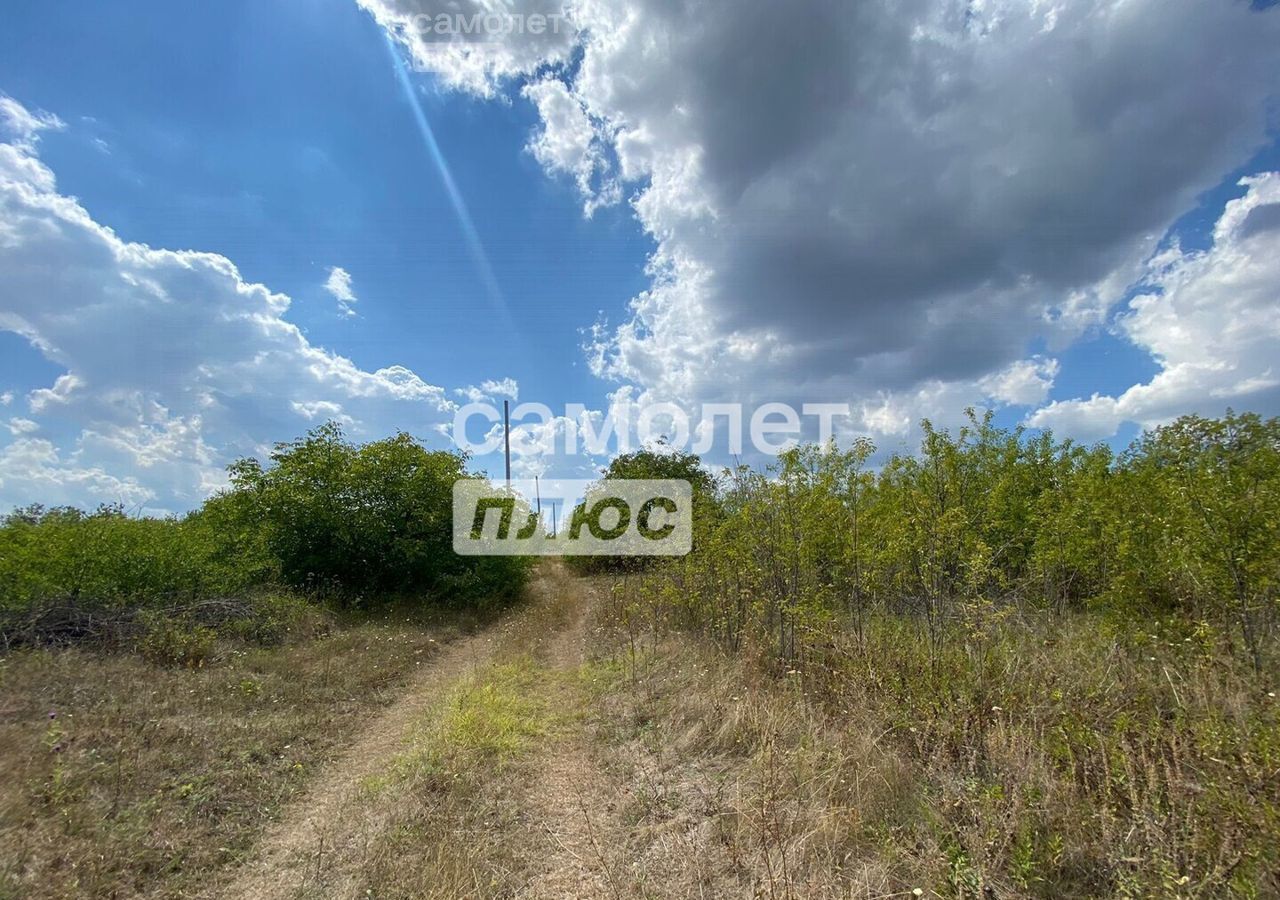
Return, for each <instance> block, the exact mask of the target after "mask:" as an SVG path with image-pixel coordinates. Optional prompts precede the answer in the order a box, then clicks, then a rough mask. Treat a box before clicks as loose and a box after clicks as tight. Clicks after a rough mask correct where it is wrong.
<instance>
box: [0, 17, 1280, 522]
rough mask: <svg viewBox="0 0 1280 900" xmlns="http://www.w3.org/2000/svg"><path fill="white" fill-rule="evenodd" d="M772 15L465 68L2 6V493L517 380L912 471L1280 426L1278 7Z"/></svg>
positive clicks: (190, 473) (521, 41)
mask: <svg viewBox="0 0 1280 900" xmlns="http://www.w3.org/2000/svg"><path fill="white" fill-rule="evenodd" d="M754 5H755V4H754V0H752V3H748V4H746V5H743V4H738V5H734V4H723V3H707V4H704V5H699V6H695V7H688V8H676V7H673V6H672V5H669V4H662V3H657V2H656V0H655V2H653V3H648V2H644V0H610V2H605V3H595V4H588V3H585V2H566V3H565V4H564V7H563V8H565V9H568V10H569V12H570V13H572V14H573V21H574V23H575V24H574V28H573V30H572V31H570V32H569V33H567V34H557V35H555V36H554V37H553V36H540V37H538V38H534V37H530V36H527V35H517V36H510V35H508V36H506V37H504V38H501V39H495V40H493V41H491V42H486V43H480V44H464V45H456V44H453V45H450V44H442V43H440V42H437V41H433V40H431V39H430V38H429V37H424V36H423V34H422V33H420V32H419V31H415V27H411V26H412V25H413V22H414V20H413V19H412V16H414V15H416V14H419V13H422V12H435V11H436V5H435V4H433V3H430V2H427V0H359V2H357V0H305V2H297V3H288V4H281V3H261V2H247V0H246V2H237V0H230V2H225V3H219V4H215V5H212V6H208V7H201V8H199V9H197V8H195V7H190V6H183V5H181V4H178V5H175V4H161V3H156V2H146V0H127V2H122V3H114V4H109V5H108V4H90V5H86V4H82V3H71V2H61V0H53V2H46V3H41V4H18V5H15V6H14V7H13V8H12V9H10V10H7V11H6V27H5V29H4V30H3V31H0V96H4V97H7V98H9V101H8V102H9V103H10V106H8V107H6V109H7V110H8V113H7V115H8V120H9V121H8V135H7V137H5V138H3V139H6V140H8V141H10V143H9V144H8V145H6V146H8V147H10V148H11V151H12V153H11V156H10V157H7V159H8V162H9V164H10V166H11V169H10V170H7V173H6V170H4V169H2V168H0V176H4V177H7V178H8V181H7V182H5V184H6V186H7V188H8V189H9V190H11V191H13V192H14V193H13V194H12V198H11V199H10V201H9V202H8V203H7V205H4V206H0V237H3V236H4V235H5V234H6V233H7V234H9V235H10V240H9V242H8V244H7V245H4V247H3V249H0V402H2V403H3V407H2V408H0V421H7V422H8V429H7V433H6V429H4V428H0V506H6V507H7V506H12V505H15V504H19V503H26V502H34V501H36V500H43V501H45V502H53V503H62V502H66V503H75V504H78V505H93V504H95V503H97V502H101V501H104V500H114V499H120V500H125V501H128V502H129V503H130V504H133V505H137V506H138V507H139V508H145V509H150V510H154V511H174V510H181V509H184V508H189V507H191V506H193V505H195V504H197V503H198V502H199V500H200V499H201V498H202V497H203V496H205V495H207V493H208V492H209V491H210V490H215V489H216V488H217V486H218V484H219V483H220V482H219V477H220V476H219V475H218V473H219V472H221V469H222V467H223V466H224V465H225V464H226V462H228V461H229V460H230V459H233V458H234V457H235V456H237V455H240V454H242V453H258V452H261V451H262V450H263V449H264V448H266V447H267V446H269V445H270V443H271V442H273V441H276V440H285V439H289V438H291V437H294V436H297V435H298V434H300V433H301V432H302V431H304V430H305V429H306V428H307V427H310V426H312V425H314V424H317V423H318V422H319V421H322V420H323V419H324V418H325V417H327V416H330V415H332V416H334V417H337V418H340V419H342V420H343V421H345V422H347V423H348V427H349V430H350V431H351V432H352V434H353V435H354V436H356V437H359V438H369V437H377V436H381V435H383V434H386V433H388V432H390V431H393V430H397V429H403V430H407V431H410V432H411V433H414V434H417V435H419V436H421V437H423V438H424V439H426V440H427V441H428V442H430V443H432V444H433V445H434V446H448V445H449V437H448V424H449V422H450V421H451V419H452V410H453V407H454V406H456V405H458V404H461V403H464V402H466V400H465V394H467V393H468V392H470V393H476V394H477V396H478V395H480V394H483V395H486V396H488V397H490V398H492V399H495V400H500V399H501V397H502V396H503V391H504V390H510V391H513V392H514V391H515V390H517V389H516V388H513V387H510V386H508V387H507V388H500V387H498V386H497V384H496V383H498V382H503V381H504V380H506V379H511V380H513V381H514V383H515V384H517V385H518V395H519V399H521V400H536V401H541V402H544V403H546V404H548V405H549V406H550V407H551V408H552V409H553V410H554V411H556V412H561V411H563V409H564V406H565V404H566V403H570V402H576V403H584V404H586V405H587V406H588V407H590V408H592V409H595V410H600V411H601V412H606V411H608V410H610V409H617V408H620V407H623V406H628V407H630V406H635V405H639V404H642V403H643V402H661V401H674V402H676V403H679V404H681V405H682V406H684V407H686V408H689V409H690V410H696V409H697V408H698V407H699V405H700V404H703V403H723V402H739V403H743V404H746V405H747V409H748V415H749V414H750V409H751V408H752V407H753V406H754V405H758V404H760V403H762V402H766V401H772V400H779V401H784V402H788V403H793V404H795V405H797V406H798V405H800V404H801V403H804V402H845V403H849V404H850V407H851V416H850V417H849V419H848V420H847V421H844V422H843V423H842V424H841V427H840V433H841V434H842V435H843V436H844V437H846V438H847V437H851V436H852V435H854V434H867V435H870V436H872V437H873V438H874V439H875V440H877V442H878V443H879V444H880V445H881V446H883V447H886V448H891V449H898V448H904V447H910V446H911V445H912V443H913V442H914V440H915V437H916V434H917V432H916V423H917V422H918V421H919V419H920V418H922V417H924V416H929V417H931V418H933V419H934V420H935V421H939V422H941V423H942V424H944V425H945V424H954V423H957V422H959V421H960V417H961V413H962V410H963V408H964V407H965V406H967V405H979V406H988V407H991V408H994V409H996V411H997V417H998V420H999V421H1000V422H1001V423H1003V424H1009V425H1012V424H1017V423H1020V422H1021V423H1026V424H1028V425H1030V426H1032V427H1052V428H1054V429H1055V430H1057V431H1059V432H1061V433H1064V434H1069V435H1072V436H1075V437H1077V438H1079V439H1081V440H1088V441H1091V440H1109V441H1112V442H1114V443H1122V442H1124V441H1126V440H1128V439H1129V438H1131V437H1132V436H1133V435H1134V434H1135V433H1137V431H1139V430H1140V429H1141V428H1142V427H1151V426H1152V425H1156V424H1159V423H1160V422H1162V421H1167V420H1168V419H1169V418H1171V417H1172V416H1174V415H1177V414H1179V413H1182V412H1207V413H1213V412H1218V411H1221V409H1223V408H1225V407H1226V406H1227V405H1233V406H1235V407H1236V408H1240V409H1257V410H1259V411H1262V412H1266V413H1275V412H1280V409H1277V391H1278V387H1277V386H1278V385H1280V368H1277V369H1276V370H1275V371H1273V369H1272V365H1271V360H1272V359H1274V358H1276V354H1275V351H1276V350H1280V335H1277V334H1276V333H1275V328H1274V322H1273V321H1272V320H1280V316H1277V315H1276V313H1278V312H1280V269H1277V268H1276V265H1275V264H1274V263H1273V262H1272V260H1274V259H1276V258H1277V257H1280V253H1278V252H1276V251H1278V250H1280V242H1278V241H1277V233H1278V232H1280V229H1276V228H1274V227H1272V226H1271V225H1270V223H1271V220H1272V218H1273V217H1272V216H1271V215H1270V212H1269V210H1270V209H1272V208H1274V207H1276V204H1278V203H1280V177H1277V178H1276V179H1272V178H1270V177H1269V176H1268V173H1271V172H1274V171H1276V170H1278V169H1280V148H1278V145H1277V142H1276V134H1277V130H1276V126H1277V120H1278V114H1277V110H1278V109H1280V78H1278V77H1277V72H1280V50H1278V49H1277V48H1280V40H1277V38H1280V24H1278V20H1280V10H1278V9H1275V8H1273V7H1266V6H1259V5H1257V4H1254V5H1250V4H1247V3H1242V2H1238V3H1225V4H1222V5H1221V6H1220V7H1218V8H1213V9H1210V8H1206V7H1205V6H1204V5H1203V4H1196V3H1193V2H1192V0H1185V2H1184V0H1176V2H1174V3H1173V4H1171V5H1170V4H1157V3H1154V2H1149V0H1141V2H1137V0H1135V2H1134V3H1130V4H1127V5H1125V4H1120V3H1118V0H1077V2H1071V3H1064V4H1058V5H1056V6H1053V7H1052V8H1050V7H1049V5H1044V8H1041V7H1040V6H1038V5H1037V6H1036V8H1035V10H1031V11H1028V10H1029V7H1027V5H1026V4H1018V3H1014V2H1013V0H993V2H987V3H984V4H978V5H974V4H970V5H969V7H968V12H967V13H966V16H965V17H964V18H963V19H957V18H956V17H955V16H954V15H952V12H953V9H954V8H955V6H956V4H954V3H952V2H949V0H917V2H913V3H911V4H907V5H905V6H903V7H902V9H901V10H899V11H898V13H897V15H896V16H894V17H891V18H889V19H886V20H885V21H883V22H880V23H878V25H877V27H875V28H868V27H867V25H868V23H867V22H857V21H852V19H853V17H851V16H850V15H848V8H847V7H844V6H842V5H841V4H836V3H829V2H824V0H812V2H810V0H805V2H803V3H799V4H797V5H796V6H795V7H794V8H793V10H791V13H792V14H793V19H789V20H787V21H785V22H780V23H779V24H778V26H777V29H776V33H775V34H774V35H773V39H771V40H769V41H764V42H759V41H758V34H757V32H756V31H753V30H752V25H751V22H752V21H753V20H752V19H751V9H749V8H748V7H754ZM473 6H474V7H476V8H483V4H475V3H470V2H468V3H464V4H462V6H461V7H460V8H463V9H470V8H472V7H473ZM1145 6H1150V7H1151V9H1150V10H1147V11H1146V12H1147V13H1149V15H1147V16H1146V17H1145V18H1144V16H1143V15H1141V13H1142V12H1143V10H1139V9H1136V7H1145ZM512 8H513V9H517V10H521V11H524V12H538V11H547V10H553V9H560V8H562V7H561V4H560V3H558V2H556V3H551V2H549V0H536V2H535V0H530V2H529V3H525V4H520V3H517V4H514V6H512ZM769 9H772V7H769V6H768V5H767V4H764V5H761V6H760V10H759V11H758V12H759V14H760V15H764V14H766V13H767V12H768V10H769ZM774 12H775V14H776V9H775V10H774ZM882 13H883V11H880V12H877V13H874V14H873V13H870V12H868V13H867V15H868V16H871V15H880V14H882ZM744 20H745V21H744ZM754 21H759V20H758V19H756V20H754ZM814 22H817V23H819V24H820V25H821V27H819V28H813V24H814ZM792 32H794V33H792ZM868 35H874V36H875V37H869V36H868ZM753 40H754V41H755V43H752V41H753ZM871 41H874V42H875V43H869V42H871ZM895 48H896V49H895ZM744 54H745V56H744ZM746 56H749V57H750V59H751V65H750V66H748V67H745V68H744V65H745V64H744V63H743V60H744V59H745V58H746ZM397 65H401V66H404V65H408V66H411V67H412V69H413V70H414V71H412V72H410V73H409V74H408V79H409V83H410V85H411V89H412V94H413V97H412V98H411V97H409V96H407V95H406V92H405V90H404V86H403V84H402V82H401V79H400V77H399V76H398V75H397V70H396V66H397ZM867 85H877V86H878V87H876V88H875V90H874V91H873V92H870V93H867V91H868V90H870V89H869V88H867V87H866V86H867ZM414 103H417V104H420V108H421V110H422V113H423V114H424V115H425V119H426V121H427V122H428V123H429V128H430V130H431V132H432V134H433V136H434V138H435V140H436V141H437V142H438V148H439V151H440V156H441V158H442V159H443V161H444V164H445V165H446V166H447V169H448V172H449V175H450V177H451V178H452V179H453V182H454V184H455V185H456V197H451V194H450V191H449V189H448V184H447V181H446V177H445V175H444V172H443V171H442V169H441V165H440V162H439V160H437V159H436V157H435V156H434V154H433V152H432V150H431V148H430V147H429V146H428V144H427V142H425V141H424V137H423V134H422V132H421V130H420V127H419V124H418V121H417V119H416V116H415V111H414V108H413V104H414ZM19 111H20V112H19ZM0 124H4V123H3V122H0ZM46 172H47V173H48V176H47V178H46V177H45V175H44V174H43V173H46ZM1243 178H1248V179H1252V180H1250V181H1249V182H1248V184H1241V179H1243ZM24 179H26V180H25V181H24ZM24 191H25V193H24ZM32 191H34V192H35V193H34V196H35V197H36V199H34V200H33V199H32V196H33V194H32ZM56 198H75V201H77V202H78V204H79V207H78V209H79V210H80V212H76V211H74V210H72V211H68V208H64V207H57V208H56V209H55V208H54V207H55V206H56V203H57V202H60V201H57V199H56ZM459 202H460V203H461V205H462V207H463V208H464V209H465V212H460V210H459V206H458V203H459ZM81 212H82V213H83V217H80V216H81ZM6 216H7V217H8V218H5V217H6ZM45 216H48V221H44V224H43V226H41V222H42V221H43V219H42V217H45ZM78 217H80V218H78ZM468 219H469V220H470V222H471V223H472V226H473V227H474V240H473V238H472V237H471V235H470V234H469V229H468V225H467V220H468ZM42 227H43V228H44V230H43V231H42V230H41V228H42ZM100 227H105V228H109V229H111V231H112V232H114V238H111V237H109V236H105V237H104V234H103V233H102V232H100V231H99V229H100ZM6 228H7V229H9V230H8V231H7V232H6V230H5V229H6ZM1215 228H1216V229H1217V231H1216V232H1215ZM50 229H52V231H54V232H58V233H59V234H60V235H61V238H60V239H59V240H57V241H50V240H47V236H48V234H49V230H50ZM477 242H478V245H479V248H480V250H479V252H477V247H476V246H475V244H476V243H477ZM0 244H4V242H3V241H0ZM139 245H146V248H149V249H150V250H151V251H154V254H153V255H152V256H147V255H146V254H145V253H143V252H142V251H140V250H138V247H139ZM169 251H198V252H199V253H201V254H214V255H216V256H217V257H221V258H223V259H225V261H226V262H227V264H228V265H233V266H234V267H235V270H236V271H237V272H238V274H236V275H230V274H228V271H227V270H226V269H225V268H224V267H223V266H222V263H220V262H218V261H217V259H216V258H214V257H208V256H201V257H194V256H182V255H181V254H172V253H169ZM166 254H167V255H166ZM211 260H212V261H211ZM486 265H487V266H488V267H491V271H492V278H491V279H490V277H489V276H488V275H487V273H486V272H485V267H486ZM334 267H340V268H341V270H343V271H344V272H345V273H346V274H347V276H349V279H350V286H351V291H352V294H353V296H354V298H355V299H354V300H352V301H351V302H350V303H346V304H344V303H342V302H339V300H338V298H336V297H335V296H334V295H333V293H332V292H331V291H329V290H326V282H327V280H328V279H329V276H330V272H331V271H332V269H333V268H334ZM254 284H258V285H263V286H265V289H264V291H263V293H262V294H261V295H259V294H257V293H254V294H253V295H252V296H253V299H252V301H251V304H250V306H249V307H243V306H241V305H240V304H241V301H242V300H243V298H244V297H246V296H248V294H246V291H247V290H248V288H247V287H246V286H247V285H254ZM99 290H100V291H101V296H98V295H97V294H96V292H97V291H99ZM495 293H496V295H497V296H496V297H495ZM281 295H283V296H287V298H288V302H287V308H286V303H285V302H284V301H283V300H280V299H271V298H273V297H275V298H279V297H281ZM1135 297H1146V298H1148V299H1147V300H1145V301H1142V300H1140V301H1138V303H1137V304H1136V305H1134V304H1133V300H1134V298H1135ZM255 304H256V305H255ZM500 307H505V311H503V309H501V308H500ZM348 310H349V311H350V312H351V313H354V314H348ZM597 323H599V327H598V328H596V329H595V330H594V331H593V330H591V329H592V326H593V325H596V324H597ZM178 330H182V332H183V333H182V334H181V335H180V334H178V333H177V332H178ZM585 344H590V345H591V346H589V347H584V345H585ZM317 360H319V361H318V362H317ZM486 383H488V385H489V386H488V387H484V385H485V384H486ZM695 417H696V416H695ZM563 424H564V423H559V427H562V426H563ZM556 427H558V426H557V424H556V423H552V425H551V426H550V430H551V431H554V430H555V428H556ZM528 436H529V435H526V437H528ZM710 456H711V457H712V458H713V459H715V460H717V461H721V462H723V461H727V459H728V456H727V453H726V452H725V450H724V448H723V447H722V446H721V445H720V443H719V442H717V444H716V445H715V446H714V447H713V449H712V451H711V453H710ZM517 457H518V460H517V462H518V467H519V469H520V471H521V473H523V474H531V473H534V472H541V473H551V474H561V475H569V474H583V473H585V472H589V471H591V469H592V467H593V466H595V465H598V464H599V462H601V459H600V458H583V457H574V458H569V457H567V456H566V455H564V454H563V453H560V452H557V451H551V452H547V451H546V450H545V449H539V448H537V447H533V446H532V445H527V444H525V443H523V442H521V444H520V446H519V447H518V451H517ZM479 463H480V464H481V465H484V466H486V467H488V468H489V469H490V470H491V471H493V470H494V469H495V467H496V466H497V465H498V460H497V458H496V457H493V456H490V457H486V458H484V459H481V460H479Z"/></svg>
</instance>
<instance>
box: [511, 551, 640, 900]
mask: <svg viewBox="0 0 1280 900" xmlns="http://www.w3.org/2000/svg"><path fill="white" fill-rule="evenodd" d="M563 583H564V588H563V589H564V590H566V591H570V592H573V593H575V594H577V595H578V597H579V598H580V599H579V602H577V603H576V605H575V606H574V607H573V612H572V618H571V620H570V622H569V625H568V627H567V628H565V629H563V630H562V631H560V632H558V633H556V634H555V635H553V636H552V637H551V639H550V640H549V642H548V645H547V647H546V648H545V650H544V652H545V656H546V662H547V664H548V666H550V668H551V669H552V671H553V672H557V673H560V674H562V675H563V674H567V673H571V672H574V671H576V670H577V669H578V668H579V667H580V666H581V665H582V663H583V660H584V657H585V644H586V628H587V618H588V613H589V610H590V598H589V596H587V594H588V592H589V591H590V587H588V586H587V585H586V584H585V582H582V581H580V580H573V579H570V578H568V576H563ZM570 690H572V689H570ZM579 726H580V723H575V727H572V728H571V729H570V730H569V732H568V733H567V734H565V735H564V736H563V737H562V738H560V739H559V740H556V741H553V742H550V743H548V744H546V745H545V746H543V747H542V748H541V749H540V752H539V753H538V754H537V755H536V757H535V759H534V760H533V761H532V766H531V768H532V769H533V771H534V772H535V773H536V775H535V778H534V781H533V782H532V784H531V785H530V787H529V791H528V794H527V797H526V802H527V814H528V817H529V821H531V822H535V823H537V827H538V828H539V830H540V831H541V833H542V835H543V836H544V837H545V840H543V841H541V842H540V843H541V844H542V846H540V847H538V852H537V854H536V858H537V860H538V861H539V862H540V863H541V866H540V867H539V868H537V869H535V870H534V873H533V876H532V878H531V879H530V882H529V884H528V885H527V888H526V891H525V893H523V894H522V895H521V896H527V897H531V898H562V897H577V898H583V900H586V898H596V897H624V896H627V895H628V892H627V891H626V890H625V889H624V887H623V881H622V879H623V877H624V876H623V873H622V872H621V871H620V868H619V862H618V860H617V858H616V857H617V852H618V847H619V844H618V841H617V838H618V835H619V833H620V831H621V828H622V826H621V823H620V822H619V821H618V815H617V810H618V808H619V805H620V802H619V801H620V798H619V795H618V789H617V785H616V784H614V783H613V782H612V781H611V780H610V779H609V778H608V777H606V775H605V774H604V772H603V771H602V770H601V768H600V765H599V763H598V762H597V760H596V758H595V755H594V754H593V752H592V749H591V746H590V741H589V738H588V736H587V735H586V734H585V733H584V731H583V729H582V728H581V727H579Z"/></svg>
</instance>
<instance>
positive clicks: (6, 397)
mask: <svg viewBox="0 0 1280 900" xmlns="http://www.w3.org/2000/svg"><path fill="white" fill-rule="evenodd" d="M12 402H13V391H5V392H4V393H3V394H0V406H8V405H9V404H10V403H12Z"/></svg>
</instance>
